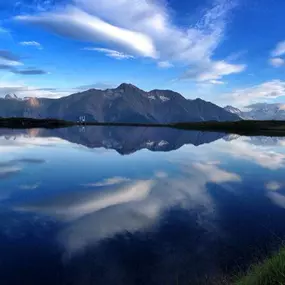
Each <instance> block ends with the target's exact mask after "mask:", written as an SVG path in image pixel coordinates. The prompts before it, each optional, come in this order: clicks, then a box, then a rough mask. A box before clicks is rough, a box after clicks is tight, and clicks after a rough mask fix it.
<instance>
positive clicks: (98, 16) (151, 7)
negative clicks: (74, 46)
mask: <svg viewBox="0 0 285 285" xmlns="http://www.w3.org/2000/svg"><path fill="white" fill-rule="evenodd" d="M234 2H235V1H228V0H219V1H215V2H214V3H215V4H214V5H213V6H212V7H210V8H209V9H208V10H207V11H206V12H205V14H204V15H203V16H202V17H200V20H199V21H198V22H197V23H195V24H193V25H189V27H188V28H187V29H185V28H184V27H183V28H182V27H179V26H177V25H174V24H173V21H172V19H171V12H170V11H169V9H168V7H167V6H166V5H164V4H162V2H156V1H155V2H154V1H145V0H143V1H133V0H125V1H113V0H97V1H96V3H95V2H94V1H91V0H73V5H70V6H68V7H65V8H63V9H55V10H54V11H51V12H47V13H39V14H36V15H25V16H17V17H16V20H18V21H21V22H25V23H32V24H35V25H39V26H41V27H43V28H46V29H48V30H50V31H52V32H54V33H56V34H60V35H62V36H66V37H71V38H74V39H79V40H81V41H85V42H89V43H90V42H95V43H98V42H100V43H102V44H105V45H106V47H108V48H109V47H110V46H111V47H112V49H110V50H109V49H107V48H106V49H104V51H103V50H101V52H105V53H106V54H107V55H108V56H112V57H115V58H117V59H122V58H126V57H125V55H130V56H135V57H138V56H142V57H149V58H152V59H154V60H157V62H158V66H159V65H160V67H170V65H169V64H166V63H167V62H171V63H172V64H174V65H175V64H180V65H183V66H185V65H189V66H190V68H191V70H192V69H194V70H195V71H196V72H195V74H193V72H191V71H190V72H187V73H186V75H185V76H184V78H189V79H195V80H198V81H207V80H218V79H220V78H222V77H223V76H227V75H230V74H233V73H238V72H242V71H243V70H244V69H245V65H235V64H233V63H231V64H230V63H227V62H225V61H222V60H221V61H214V60H212V56H213V53H214V51H215V50H216V48H217V47H218V45H219V44H220V42H221V41H222V39H223V37H224V33H225V28H226V25H227V21H228V17H229V14H230V11H231V10H232V9H233V8H234V6H235V3H234ZM108 50H109V51H108ZM97 51H99V50H97ZM111 51H112V52H111ZM128 58H129V57H128ZM201 66H202V69H201ZM208 70H210V71H209V72H208ZM187 75H188V77H187ZM207 78H209V79H207Z"/></svg>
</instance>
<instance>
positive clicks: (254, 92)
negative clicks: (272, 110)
mask: <svg viewBox="0 0 285 285" xmlns="http://www.w3.org/2000/svg"><path fill="white" fill-rule="evenodd" d="M283 96H285V81H281V80H272V81H268V82H264V83H262V84H259V85H254V86H251V87H248V88H244V89H237V90H234V91H233V92H231V93H228V94H225V95H223V99H224V100H226V101H230V102H232V104H234V105H237V106H246V105H249V104H250V103H257V102H260V100H262V101H269V100H272V99H275V98H278V97H283Z"/></svg>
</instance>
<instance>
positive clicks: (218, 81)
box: [210, 79, 225, 85]
mask: <svg viewBox="0 0 285 285" xmlns="http://www.w3.org/2000/svg"><path fill="white" fill-rule="evenodd" d="M210 83H211V84H215V85H223V84H225V82H223V81H221V80H215V79H213V80H210Z"/></svg>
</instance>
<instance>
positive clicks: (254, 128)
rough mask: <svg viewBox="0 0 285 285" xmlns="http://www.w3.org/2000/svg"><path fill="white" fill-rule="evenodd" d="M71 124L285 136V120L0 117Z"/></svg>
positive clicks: (41, 124) (33, 124)
mask: <svg viewBox="0 0 285 285" xmlns="http://www.w3.org/2000/svg"><path fill="white" fill-rule="evenodd" d="M71 126H124V127H164V128H176V129H182V130H198V131H207V132H222V133H231V134H238V135H255V136H285V121H254V120H241V121H235V122H218V121H206V122H187V123H173V124H156V123H154V124H151V123H143V124H140V123H98V122H85V123H80V122H72V121H64V120H57V119H32V118H0V128H13V129H23V128H24V129H28V128H51V129H52V128H64V127H71Z"/></svg>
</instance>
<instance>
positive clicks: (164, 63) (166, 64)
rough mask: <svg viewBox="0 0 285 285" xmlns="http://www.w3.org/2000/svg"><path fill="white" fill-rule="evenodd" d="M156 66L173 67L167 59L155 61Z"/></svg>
mask: <svg viewBox="0 0 285 285" xmlns="http://www.w3.org/2000/svg"><path fill="white" fill-rule="evenodd" d="M157 66H158V67H160V68H171V67H173V64H172V63H171V62H169V61H159V62H158V63H157Z"/></svg>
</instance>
